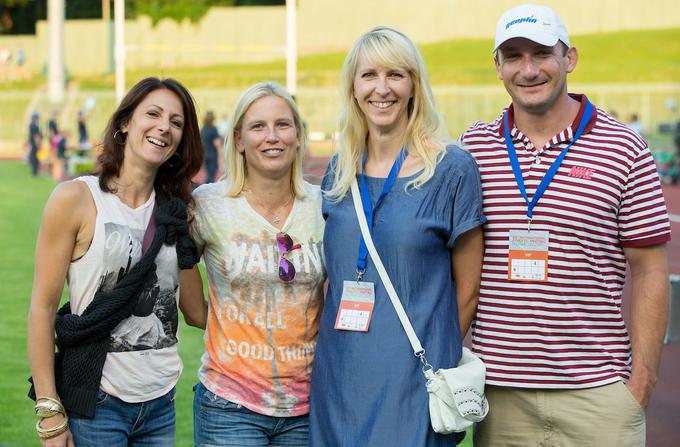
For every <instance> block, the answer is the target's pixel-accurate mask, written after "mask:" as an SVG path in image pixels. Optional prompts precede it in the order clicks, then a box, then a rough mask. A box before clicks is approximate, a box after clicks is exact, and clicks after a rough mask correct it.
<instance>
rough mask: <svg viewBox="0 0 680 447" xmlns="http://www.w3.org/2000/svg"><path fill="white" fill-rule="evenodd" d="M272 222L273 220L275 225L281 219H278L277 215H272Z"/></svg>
mask: <svg viewBox="0 0 680 447" xmlns="http://www.w3.org/2000/svg"><path fill="white" fill-rule="evenodd" d="M272 222H274V224H275V225H278V224H279V222H281V219H279V216H274V219H272Z"/></svg>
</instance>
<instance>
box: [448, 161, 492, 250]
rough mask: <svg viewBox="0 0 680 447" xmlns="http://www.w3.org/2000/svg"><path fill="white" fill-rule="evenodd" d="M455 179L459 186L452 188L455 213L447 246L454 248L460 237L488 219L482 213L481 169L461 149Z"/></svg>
mask: <svg viewBox="0 0 680 447" xmlns="http://www.w3.org/2000/svg"><path fill="white" fill-rule="evenodd" d="M454 172H455V173H456V175H454V176H453V177H454V179H452V181H456V182H457V184H456V185H455V187H454V188H452V194H453V196H452V197H451V200H453V212H452V216H451V235H450V237H449V241H448V243H447V246H448V247H449V248H453V246H454V245H455V243H456V239H458V237H459V236H460V235H461V234H463V233H465V232H467V231H470V230H471V229H473V228H476V227H478V226H480V225H482V224H484V222H486V217H484V214H483V212H482V185H481V180H480V177H479V168H478V167H477V163H476V162H475V160H474V158H472V156H471V155H470V154H469V153H467V152H465V151H463V150H460V149H459V154H458V156H457V157H456V166H455V171H454Z"/></svg>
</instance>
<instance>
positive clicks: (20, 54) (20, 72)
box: [15, 45, 28, 81]
mask: <svg viewBox="0 0 680 447" xmlns="http://www.w3.org/2000/svg"><path fill="white" fill-rule="evenodd" d="M25 64H26V51H25V50H24V47H22V46H21V45H19V47H18V48H17V60H16V67H15V71H16V76H15V78H16V79H17V81H23V80H25V79H28V74H27V73H26V69H25V68H24V65H25Z"/></svg>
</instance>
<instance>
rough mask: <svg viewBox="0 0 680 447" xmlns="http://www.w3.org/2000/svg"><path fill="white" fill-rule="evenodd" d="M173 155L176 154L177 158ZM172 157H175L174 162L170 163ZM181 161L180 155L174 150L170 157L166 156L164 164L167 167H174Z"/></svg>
mask: <svg viewBox="0 0 680 447" xmlns="http://www.w3.org/2000/svg"><path fill="white" fill-rule="evenodd" d="M175 156H177V158H175ZM173 158H175V160H174V163H170V161H171V160H172V159H173ZM181 162H182V156H181V155H180V154H179V152H175V153H174V154H172V155H171V156H170V158H168V159H167V160H166V161H165V164H166V165H168V167H169V168H176V167H177V166H179V164H180V163H181Z"/></svg>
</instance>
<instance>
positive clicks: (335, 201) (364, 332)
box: [310, 27, 485, 447]
mask: <svg viewBox="0 0 680 447" xmlns="http://www.w3.org/2000/svg"><path fill="white" fill-rule="evenodd" d="M340 79H341V88H342V98H343V102H342V110H341V113H340V119H339V129H340V130H339V139H338V153H337V154H336V155H335V156H334V157H333V159H332V160H331V163H330V164H329V167H328V169H327V171H326V174H325V176H324V179H323V181H322V184H321V189H322V191H323V192H324V200H323V216H324V218H325V219H326V231H325V235H324V253H325V259H326V263H327V266H328V279H329V281H328V293H327V295H326V300H325V303H324V309H323V316H322V320H321V326H320V330H319V344H318V347H317V351H316V357H315V359H314V370H313V372H312V391H311V414H310V445H312V446H315V447H317V446H318V447H322V446H334V447H355V446H409V447H425V446H428V447H434V446H442V447H443V446H451V445H455V443H456V442H459V441H460V439H462V437H463V436H464V433H456V434H453V435H441V434H437V433H435V432H434V430H433V429H432V427H431V424H430V418H429V411H428V393H427V390H426V386H425V378H424V377H423V373H422V371H421V367H422V364H421V362H420V360H419V359H418V358H417V357H416V356H414V355H413V350H412V349H411V345H410V343H409V340H408V338H407V336H406V333H405V332H404V328H403V327H402V325H401V323H400V322H399V319H398V317H397V313H396V311H395V309H394V307H393V305H392V303H391V301H390V299H389V297H388V295H387V291H386V289H385V287H384V285H383V283H382V280H381V279H380V277H379V275H378V272H377V270H376V269H375V266H374V263H373V260H371V259H370V258H369V257H368V256H367V251H365V250H364V248H363V247H364V246H363V245H362V244H363V239H362V237H361V231H360V229H359V223H358V220H357V216H356V214H355V211H354V206H353V204H352V197H351V192H349V189H350V186H351V184H352V182H353V181H355V180H356V179H358V180H359V181H360V190H361V196H362V202H363V206H364V210H367V209H369V210H371V209H372V210H371V211H365V212H366V214H369V216H368V217H367V219H366V220H367V222H368V223H369V226H372V230H371V234H372V237H373V239H374V240H375V246H376V249H377V251H378V252H379V253H380V256H381V258H382V261H383V263H384V264H385V269H386V270H387V273H388V275H389V277H390V278H391V280H392V281H393V283H394V287H395V289H396V292H397V294H398V296H399V298H400V300H401V302H402V303H403V306H404V309H405V311H406V313H407V315H408V316H409V318H410V319H411V322H412V324H413V327H414V329H415V332H416V334H417V335H418V338H419V339H420V340H421V341H422V343H423V346H424V347H425V349H426V350H427V359H428V360H429V361H430V363H431V364H432V365H435V367H436V368H452V367H455V366H456V365H457V364H458V362H459V359H460V357H461V353H462V341H463V337H464V336H465V333H466V332H467V330H468V326H469V324H470V322H471V321H472V318H473V315H474V313H475V309H476V307H477V293H478V288H479V274H480V269H481V262H482V249H483V237H482V230H481V225H482V224H483V223H484V221H485V218H484V216H483V215H482V201H481V190H480V184H479V171H478V170H477V166H476V165H475V162H474V160H473V159H472V157H471V156H470V155H469V154H468V153H467V152H465V151H463V150H462V149H461V148H460V147H458V146H456V145H447V144H446V137H445V133H444V132H445V131H444V129H445V128H444V127H443V123H442V122H441V119H440V117H439V114H438V113H437V111H436V109H435V105H434V98H433V96H432V91H431V89H430V85H429V83H428V78H427V73H426V70H425V64H424V62H423V58H422V56H421V54H420V51H419V50H418V48H417V47H416V46H415V44H414V43H413V41H412V40H411V39H410V38H408V37H407V36H406V35H404V34H403V33H401V32H400V31H398V30H395V29H392V28H386V27H378V28H374V29H373V30H371V31H369V32H367V33H366V34H364V35H362V36H361V37H359V39H358V40H357V41H356V42H355V43H354V45H353V46H352V49H351V50H350V51H349V53H348V55H347V57H346V58H345V62H344V64H343V67H342V72H341V75H340ZM357 287H359V288H360V290H362V291H364V292H365V293H363V294H361V296H362V297H363V299H364V300H367V301H366V302H368V303H370V304H369V305H370V306H371V308H372V311H371V316H370V319H366V320H363V321H362V323H361V324H357V325H345V324H344V323H342V322H341V320H340V318H339V317H338V315H339V314H341V312H343V310H342V309H351V307H348V306H351V304H347V301H349V300H350V299H351V297H352V290H356V288H357ZM354 296H356V293H355V295H354ZM405 415H406V416H405Z"/></svg>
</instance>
